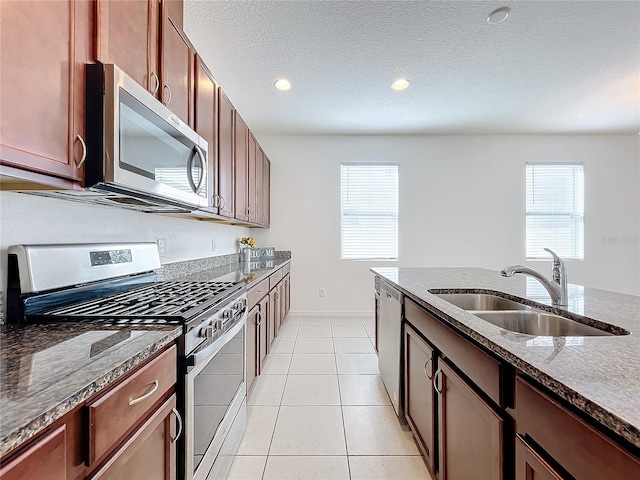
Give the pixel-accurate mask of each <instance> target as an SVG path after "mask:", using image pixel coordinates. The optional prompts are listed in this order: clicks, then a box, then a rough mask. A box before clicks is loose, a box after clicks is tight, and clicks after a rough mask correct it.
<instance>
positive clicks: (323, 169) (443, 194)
mask: <svg viewBox="0 0 640 480" xmlns="http://www.w3.org/2000/svg"><path fill="white" fill-rule="evenodd" d="M638 137H639V136H638V135H610V136H604V135H603V136H595V135H594V136H591V135H589V136H587V135H583V136H561V135H555V136H546V135H545V136H497V135H496V136H493V135H491V136H489V135H487V136H279V135H266V136H259V138H258V140H259V142H260V144H261V145H262V146H263V147H264V149H265V152H267V154H268V155H269V158H270V159H271V185H272V187H271V188H272V190H271V191H272V193H271V224H272V227H271V229H270V230H268V231H258V230H252V234H253V235H255V236H256V238H257V240H258V241H259V243H260V244H263V245H265V244H270V245H271V244H273V245H277V246H278V248H279V249H285V250H292V255H293V261H292V277H293V279H292V307H291V308H292V311H305V312H309V311H322V310H325V311H334V312H341V311H370V310H372V308H373V302H372V295H373V294H372V288H373V280H372V276H371V274H370V273H369V268H370V267H371V266H384V265H398V266H465V265H466V266H479V267H486V268H491V269H494V270H499V269H500V268H502V267H503V266H506V265H510V264H514V263H525V253H524V244H525V238H524V237H525V196H524V187H525V163H526V162H528V161H529V162H541V161H544V162H551V161H557V162H581V163H584V164H585V197H586V200H585V201H586V205H585V209H586V212H585V260H584V261H581V262H577V261H569V262H567V267H568V272H569V281H570V282H572V283H578V284H583V285H588V286H592V287H598V288H604V289H608V290H615V291H619V292H625V293H631V294H635V295H639V294H640V244H639V243H638V242H639V236H640V142H639V138H638ZM357 161H369V162H393V163H398V164H399V165H400V168H399V174H400V199H399V200H400V204H399V206H400V211H399V216H400V218H399V237H400V245H399V260H398V261H397V262H384V263H383V262H356V261H342V260H340V204H339V201H340V192H339V189H340V176H339V175H340V168H339V166H340V163H341V162H357ZM610 237H615V238H614V241H613V242H611V241H610V240H609V241H605V238H610ZM530 265H531V266H533V267H534V268H540V269H541V270H542V271H543V272H545V274H549V275H550V270H551V264H550V262H536V263H530ZM319 288H326V289H327V297H326V298H320V297H319V295H318V289H319Z"/></svg>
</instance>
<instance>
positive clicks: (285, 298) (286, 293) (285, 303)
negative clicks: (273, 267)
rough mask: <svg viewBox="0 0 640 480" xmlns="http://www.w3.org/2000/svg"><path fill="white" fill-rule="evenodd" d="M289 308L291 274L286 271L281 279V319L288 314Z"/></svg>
mask: <svg viewBox="0 0 640 480" xmlns="http://www.w3.org/2000/svg"><path fill="white" fill-rule="evenodd" d="M290 308H291V275H290V274H289V273H287V274H286V275H285V276H284V278H283V279H282V319H283V320H284V319H285V318H286V317H287V315H288V314H289V309H290Z"/></svg>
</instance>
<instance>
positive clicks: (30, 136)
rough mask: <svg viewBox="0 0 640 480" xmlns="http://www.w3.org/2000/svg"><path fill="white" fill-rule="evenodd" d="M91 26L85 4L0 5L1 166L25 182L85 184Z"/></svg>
mask: <svg viewBox="0 0 640 480" xmlns="http://www.w3.org/2000/svg"><path fill="white" fill-rule="evenodd" d="M92 22H93V10H92V3H91V2H85V1H74V0H67V1H57V2H42V1H13V0H3V1H1V2H0V35H1V37H0V58H1V59H2V67H1V68H0V104H1V105H2V109H1V110H0V112H1V113H0V125H1V126H2V128H1V130H0V163H1V164H2V165H3V166H6V167H8V170H11V169H12V168H13V169H17V172H18V173H19V172H24V173H25V176H24V177H23V178H25V179H33V181H39V180H44V179H47V178H51V179H52V180H51V182H52V184H54V185H55V186H59V187H65V188H73V185H74V184H73V182H81V181H82V180H83V178H84V166H83V162H84V159H85V154H86V148H85V140H86V137H85V127H84V109H85V102H84V98H85V87H84V84H85V73H84V72H85V64H86V63H89V62H91V61H92V56H93V55H92V53H93V52H92V51H91V50H92V45H93V37H92ZM29 172H34V173H33V174H31V175H30V174H29ZM40 174H44V175H42V176H39V175H40ZM18 176H19V175H18ZM54 177H57V178H59V179H61V180H57V181H56V180H54ZM62 179H66V180H68V182H66V181H65V180H62ZM42 183H49V182H46V181H44V182H42Z"/></svg>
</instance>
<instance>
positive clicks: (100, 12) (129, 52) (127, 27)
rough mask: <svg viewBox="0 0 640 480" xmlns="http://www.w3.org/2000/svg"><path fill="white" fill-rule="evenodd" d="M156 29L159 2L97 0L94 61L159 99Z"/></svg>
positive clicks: (157, 30)
mask: <svg viewBox="0 0 640 480" xmlns="http://www.w3.org/2000/svg"><path fill="white" fill-rule="evenodd" d="M159 30H160V1H159V0H135V1H113V0H97V18H96V58H97V59H98V60H99V61H101V62H102V63H114V64H116V65H118V67H120V68H121V69H122V70H123V71H124V72H125V73H126V74H127V75H129V76H130V77H131V78H133V79H134V80H135V81H136V82H138V83H139V84H140V85H142V86H143V87H145V88H146V89H147V90H149V92H151V93H152V94H153V95H155V96H159V95H160V88H161V81H160V73H159V68H158V67H159V58H160V55H159V54H160V52H159V47H160V36H159ZM176 113H178V112H176Z"/></svg>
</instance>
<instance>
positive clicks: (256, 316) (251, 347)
mask: <svg viewBox="0 0 640 480" xmlns="http://www.w3.org/2000/svg"><path fill="white" fill-rule="evenodd" d="M259 322H260V307H259V306H258V305H256V306H255V307H253V308H252V309H251V311H250V312H249V314H248V315H247V348H246V351H245V369H246V383H247V395H249V392H251V387H252V386H253V381H254V380H255V378H256V377H257V376H258V373H259V371H258V339H259V338H260V334H259V331H258V330H259V326H258V323H259Z"/></svg>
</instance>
